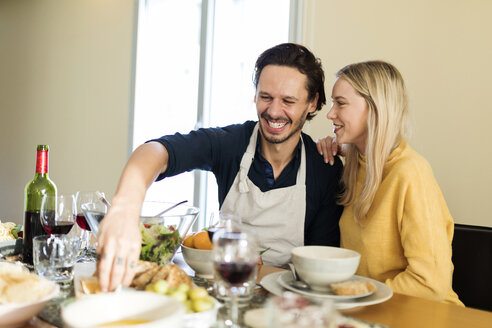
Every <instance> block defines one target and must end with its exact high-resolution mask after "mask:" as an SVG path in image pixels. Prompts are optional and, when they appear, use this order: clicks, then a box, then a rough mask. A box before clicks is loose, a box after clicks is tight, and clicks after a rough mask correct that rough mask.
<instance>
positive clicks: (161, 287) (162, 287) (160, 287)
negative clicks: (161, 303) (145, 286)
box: [153, 280, 169, 294]
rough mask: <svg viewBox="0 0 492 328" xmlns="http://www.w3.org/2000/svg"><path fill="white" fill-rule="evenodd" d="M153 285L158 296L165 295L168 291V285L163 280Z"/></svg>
mask: <svg viewBox="0 0 492 328" xmlns="http://www.w3.org/2000/svg"><path fill="white" fill-rule="evenodd" d="M153 285H154V292H156V293H158V294H166V293H167V292H168V290H169V284H168V283H167V281H165V280H158V281H156V282H155V283H154V284H153Z"/></svg>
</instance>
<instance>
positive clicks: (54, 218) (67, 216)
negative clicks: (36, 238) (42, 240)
mask: <svg viewBox="0 0 492 328" xmlns="http://www.w3.org/2000/svg"><path fill="white" fill-rule="evenodd" d="M39 214H40V215H39V217H40V219H41V225H42V226H43V229H44V231H45V232H46V233H47V234H48V235H52V234H63V235H66V234H68V233H69V232H70V230H72V227H73V225H74V223H75V197H74V195H73V194H64V195H58V196H52V195H44V196H43V199H42V200H41V209H40V213H39Z"/></svg>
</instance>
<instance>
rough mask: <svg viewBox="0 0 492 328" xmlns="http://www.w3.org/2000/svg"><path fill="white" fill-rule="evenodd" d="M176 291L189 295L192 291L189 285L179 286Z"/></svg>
mask: <svg viewBox="0 0 492 328" xmlns="http://www.w3.org/2000/svg"><path fill="white" fill-rule="evenodd" d="M176 291H179V292H183V293H186V294H188V292H189V291H190V286H189V285H188V284H181V285H179V286H178V288H177V289H176Z"/></svg>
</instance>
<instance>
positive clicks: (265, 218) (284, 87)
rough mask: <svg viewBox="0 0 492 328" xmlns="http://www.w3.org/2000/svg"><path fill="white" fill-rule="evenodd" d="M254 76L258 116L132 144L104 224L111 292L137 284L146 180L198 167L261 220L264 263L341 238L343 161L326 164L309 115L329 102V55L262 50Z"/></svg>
mask: <svg viewBox="0 0 492 328" xmlns="http://www.w3.org/2000/svg"><path fill="white" fill-rule="evenodd" d="M254 84H255V87H256V94H255V97H254V100H255V103H256V108H257V113H258V122H252V121H248V122H245V123H244V124H238V125H231V126H227V127H223V128H213V129H199V130H197V131H192V132H190V133H189V134H187V135H182V134H175V135H173V136H164V137H162V138H160V139H155V140H151V141H150V142H147V143H145V144H144V145H141V146H139V147H138V148H137V149H136V150H135V151H134V152H133V154H132V155H131V157H130V159H129V161H128V163H127V165H126V166H125V169H124V170H123V174H122V176H121V179H120V182H119V185H118V188H117V190H116V194H115V196H114V198H113V200H112V203H113V205H112V207H111V208H110V210H109V211H108V214H107V215H106V217H105V218H104V220H103V221H102V223H101V227H100V232H99V238H98V243H99V246H98V252H99V253H100V254H101V255H102V256H101V260H100V261H99V266H98V270H99V282H100V284H101V287H102V289H103V290H106V289H109V290H113V289H114V288H116V287H117V286H118V285H119V284H124V285H128V284H130V282H131V279H132V277H133V266H134V264H135V261H136V260H137V259H138V256H139V252H140V245H141V237H140V231H139V229H138V218H139V212H140V208H141V205H142V202H143V200H144V197H145V192H146V190H147V188H148V187H149V186H150V184H152V182H153V181H155V180H156V179H157V180H160V179H163V178H164V177H168V176H172V175H176V174H179V173H181V172H184V171H190V170H192V169H202V170H209V171H212V172H213V173H214V175H215V176H216V179H217V183H218V187H219V188H218V189H219V203H220V208H221V210H222V211H224V212H233V213H235V214H237V215H239V216H240V217H241V218H242V222H243V223H244V224H247V225H250V226H252V227H254V229H255V230H256V232H257V234H258V236H259V239H260V244H261V247H262V248H263V249H264V248H268V247H269V248H270V250H269V251H268V252H266V253H265V254H264V256H263V261H264V263H265V264H269V265H275V266H282V265H285V264H286V263H287V262H288V261H289V259H290V250H291V249H292V248H293V247H296V246H301V245H333V246H338V245H339V238H340V237H339V230H338V220H339V218H340V215H341V212H342V208H341V207H340V206H338V205H336V196H337V193H338V189H339V178H340V175H341V171H342V164H341V162H340V160H339V159H338V158H335V161H334V165H332V166H330V165H326V164H325V163H324V162H323V158H322V157H321V156H320V155H319V153H318V151H317V149H316V145H315V143H314V142H313V140H312V139H311V138H310V137H309V136H307V135H306V134H303V133H302V127H303V125H304V123H305V121H306V120H309V119H311V118H312V117H314V115H315V112H316V111H318V110H320V109H321V108H322V106H323V105H324V104H325V103H326V97H325V92H324V73H323V69H322V67H321V63H320V61H319V60H318V59H316V58H315V57H314V55H313V54H312V53H311V52H310V51H309V50H308V49H306V48H305V47H303V46H300V45H297V44H292V43H286V44H280V45H278V46H275V47H273V48H271V49H268V50H266V51H265V52H264V53H263V54H261V55H260V57H259V58H258V60H257V62H256V66H255V75H254ZM301 135H302V138H301ZM121 222H125V224H121Z"/></svg>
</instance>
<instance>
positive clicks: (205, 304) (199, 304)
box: [192, 298, 214, 312]
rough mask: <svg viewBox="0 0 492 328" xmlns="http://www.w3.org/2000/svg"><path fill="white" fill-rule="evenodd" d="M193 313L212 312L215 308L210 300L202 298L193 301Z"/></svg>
mask: <svg viewBox="0 0 492 328" xmlns="http://www.w3.org/2000/svg"><path fill="white" fill-rule="evenodd" d="M192 302H193V304H192V307H193V311H195V312H204V311H208V310H211V309H212V308H213V307H214V303H211V302H210V301H209V300H208V298H207V299H205V298H200V299H196V300H193V301H192Z"/></svg>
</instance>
